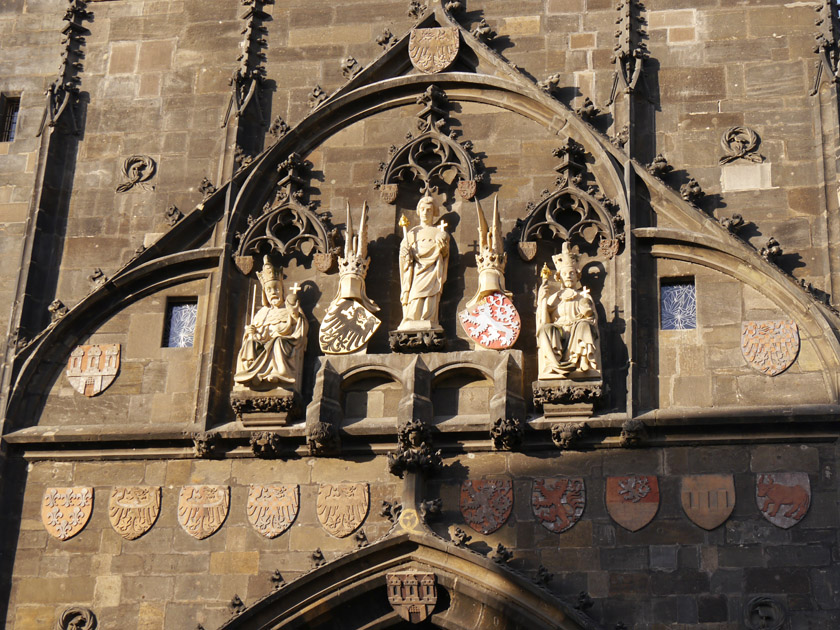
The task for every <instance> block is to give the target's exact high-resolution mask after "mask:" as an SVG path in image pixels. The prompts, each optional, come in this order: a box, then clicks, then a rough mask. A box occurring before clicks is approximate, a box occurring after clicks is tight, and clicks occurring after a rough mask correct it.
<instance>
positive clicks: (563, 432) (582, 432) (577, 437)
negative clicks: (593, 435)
mask: <svg viewBox="0 0 840 630" xmlns="http://www.w3.org/2000/svg"><path fill="white" fill-rule="evenodd" d="M588 431H589V425H588V424H586V423H585V422H577V423H571V424H569V423H563V424H556V425H554V426H553V427H551V441H552V442H554V445H555V446H556V447H557V448H559V449H560V450H563V451H565V450H569V449H573V448H575V446H576V445H577V444H579V443H580V441H581V440H582V439H583V438H584V437H585V436H586V433H587V432H588Z"/></svg>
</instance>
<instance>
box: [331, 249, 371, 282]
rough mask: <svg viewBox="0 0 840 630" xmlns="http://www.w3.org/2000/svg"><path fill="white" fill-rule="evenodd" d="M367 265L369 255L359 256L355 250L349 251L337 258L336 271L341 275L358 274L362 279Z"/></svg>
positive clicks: (365, 273)
mask: <svg viewBox="0 0 840 630" xmlns="http://www.w3.org/2000/svg"><path fill="white" fill-rule="evenodd" d="M369 266H370V257H365V256H360V255H359V254H358V253H357V252H349V253H348V254H347V255H346V256H343V257H339V259H338V273H339V275H340V276H341V277H344V276H358V277H360V278H362V279H364V277H365V276H366V275H367V270H368V267H369Z"/></svg>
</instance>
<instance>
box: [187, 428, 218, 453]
mask: <svg viewBox="0 0 840 630" xmlns="http://www.w3.org/2000/svg"><path fill="white" fill-rule="evenodd" d="M192 440H193V453H194V455H195V456H196V457H199V458H201V459H207V458H209V457H212V456H213V452H214V451H215V450H216V446H217V444H218V440H219V435H218V434H217V433H212V432H204V433H193V434H192Z"/></svg>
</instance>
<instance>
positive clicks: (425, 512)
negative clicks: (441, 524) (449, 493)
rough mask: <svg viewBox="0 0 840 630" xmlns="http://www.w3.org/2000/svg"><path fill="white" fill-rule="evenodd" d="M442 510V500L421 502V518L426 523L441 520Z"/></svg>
mask: <svg viewBox="0 0 840 630" xmlns="http://www.w3.org/2000/svg"><path fill="white" fill-rule="evenodd" d="M442 510H443V500H442V499H440V498H437V499H428V500H427V501H421V502H420V518H421V519H423V522H424V523H431V522H432V521H436V520H437V519H438V518H440V514H441V511H442Z"/></svg>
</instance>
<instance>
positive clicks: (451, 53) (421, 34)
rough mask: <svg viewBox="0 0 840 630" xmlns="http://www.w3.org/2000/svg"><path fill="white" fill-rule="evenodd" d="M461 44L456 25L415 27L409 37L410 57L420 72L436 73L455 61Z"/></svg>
mask: <svg viewBox="0 0 840 630" xmlns="http://www.w3.org/2000/svg"><path fill="white" fill-rule="evenodd" d="M460 44H461V38H460V36H459V35H458V29H457V28H455V27H449V28H415V29H414V30H413V31H411V36H410V37H409V39H408V57H409V59H411V63H412V65H413V66H414V67H415V68H417V69H418V70H419V71H420V72H425V73H426V74H434V73H436V72H441V71H443V70H446V69H447V68H448V67H449V65H450V64H451V63H452V62H453V61H455V57H457V56H458V48H459V47H460Z"/></svg>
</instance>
